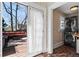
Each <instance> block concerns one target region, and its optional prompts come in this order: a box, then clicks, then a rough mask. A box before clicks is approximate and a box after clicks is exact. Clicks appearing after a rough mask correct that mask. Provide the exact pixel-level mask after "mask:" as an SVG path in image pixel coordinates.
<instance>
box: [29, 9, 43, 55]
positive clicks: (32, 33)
mask: <svg viewBox="0 0 79 59" xmlns="http://www.w3.org/2000/svg"><path fill="white" fill-rule="evenodd" d="M29 18H30V20H29V25H28V27H29V31H28V32H29V36H28V38H29V39H28V44H29V45H28V47H29V49H28V53H29V55H31V56H34V55H37V54H39V53H41V52H42V49H43V47H42V46H43V12H42V11H41V10H38V9H36V8H30V17H29Z"/></svg>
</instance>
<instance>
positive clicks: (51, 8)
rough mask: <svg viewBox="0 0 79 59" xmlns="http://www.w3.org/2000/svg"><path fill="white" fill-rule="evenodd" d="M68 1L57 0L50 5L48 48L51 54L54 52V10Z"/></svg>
mask: <svg viewBox="0 0 79 59" xmlns="http://www.w3.org/2000/svg"><path fill="white" fill-rule="evenodd" d="M66 3H68V2H55V3H54V4H52V5H51V6H49V7H48V31H47V33H48V49H47V52H48V53H49V54H51V53H53V48H54V47H53V10H54V9H56V8H58V7H60V6H62V5H64V4H66Z"/></svg>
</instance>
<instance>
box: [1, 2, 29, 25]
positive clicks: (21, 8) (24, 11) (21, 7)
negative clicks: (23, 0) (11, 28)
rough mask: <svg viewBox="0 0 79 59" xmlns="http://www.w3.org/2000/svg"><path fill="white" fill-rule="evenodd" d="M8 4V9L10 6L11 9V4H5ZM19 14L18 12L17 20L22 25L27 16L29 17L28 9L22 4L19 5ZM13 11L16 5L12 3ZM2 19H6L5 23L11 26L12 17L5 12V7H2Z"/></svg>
mask: <svg viewBox="0 0 79 59" xmlns="http://www.w3.org/2000/svg"><path fill="white" fill-rule="evenodd" d="M4 3H5V4H6V7H7V6H8V7H9V8H10V3H9V2H4ZM18 5H19V7H18V12H17V14H18V15H17V16H18V17H17V18H18V22H19V23H21V22H22V21H23V19H24V18H25V15H26V14H27V15H28V13H27V12H28V7H27V6H24V5H22V4H18ZM8 7H7V8H8ZM12 9H14V10H15V9H16V3H12ZM2 10H3V11H2V17H3V18H4V20H5V22H6V23H7V24H8V25H10V15H9V14H8V13H7V12H6V11H5V9H4V7H3V5H2ZM14 10H13V11H12V12H13V14H14V15H15V11H14ZM13 23H14V24H15V18H13Z"/></svg>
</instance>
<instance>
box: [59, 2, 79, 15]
mask: <svg viewBox="0 0 79 59" xmlns="http://www.w3.org/2000/svg"><path fill="white" fill-rule="evenodd" d="M75 5H78V6H79V2H68V3H66V4H65V5H63V6H61V7H59V8H58V10H60V11H61V12H63V13H65V14H71V13H74V12H72V11H71V10H70V7H72V6H75Z"/></svg>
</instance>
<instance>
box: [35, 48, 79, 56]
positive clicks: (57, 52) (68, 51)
mask: <svg viewBox="0 0 79 59" xmlns="http://www.w3.org/2000/svg"><path fill="white" fill-rule="evenodd" d="M35 57H79V54H76V51H75V49H74V48H72V47H68V46H61V47H59V48H56V49H54V52H53V53H52V54H50V55H49V54H48V53H42V54H39V55H37V56H35Z"/></svg>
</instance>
